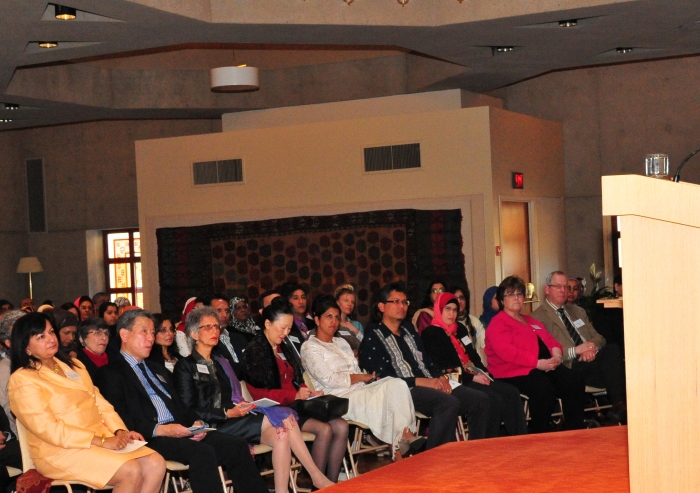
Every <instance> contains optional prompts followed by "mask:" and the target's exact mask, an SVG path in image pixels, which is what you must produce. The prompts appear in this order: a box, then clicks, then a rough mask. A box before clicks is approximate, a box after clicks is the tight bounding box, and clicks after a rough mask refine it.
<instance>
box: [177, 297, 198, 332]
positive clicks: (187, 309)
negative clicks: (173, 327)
mask: <svg viewBox="0 0 700 493" xmlns="http://www.w3.org/2000/svg"><path fill="white" fill-rule="evenodd" d="M195 301H197V297H196V296H193V297H192V298H190V299H188V300H187V301H186V302H185V308H183V309H182V321H181V322H180V323H179V324H178V325H177V330H179V331H180V332H185V321H186V320H187V315H189V314H190V312H191V311H192V310H194V302H195Z"/></svg>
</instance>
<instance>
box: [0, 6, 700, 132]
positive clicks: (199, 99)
mask: <svg viewBox="0 0 700 493" xmlns="http://www.w3.org/2000/svg"><path fill="white" fill-rule="evenodd" d="M61 1H62V3H63V4H64V5H66V6H69V7H73V8H76V9H78V17H77V19H75V20H71V21H60V20H56V19H55V18H54V16H53V5H52V4H49V3H48V2H46V1H38V0H0V2H1V3H0V5H2V12H3V14H4V16H3V18H2V20H0V32H1V33H2V34H3V36H4V40H3V42H2V44H0V90H1V91H2V94H0V103H7V104H11V105H19V109H13V110H10V109H7V110H3V109H2V106H3V105H0V131H1V130H11V129H16V128H27V127H36V126H45V125H57V124H65V123H72V122H82V121H95V120H105V119H154V118H219V117H220V116H221V114H222V113H228V112H234V111H244V110H250V109H260V108H270V107H279V106H289V105H298V104H310V103H320V102H328V101H339V100H349V99H358V98H366V97H377V96H386V95H393V94H404V93H410V92H420V91H426V90H439V89H450V88H462V89H467V90H470V91H475V92H486V91H491V90H495V89H498V88H500V87H503V86H506V85H509V84H513V83H516V82H518V81H522V80H524V79H528V78H531V77H535V76H537V75H541V74H544V73H547V72H550V71H552V70H560V69H567V68H573V67H582V66H590V65H601V64H613V63H628V62H633V61H637V60H645V59H653V58H665V57H672V56H684V55H693V54H697V53H700V2H697V1H693V0H683V1H680V0H647V1H619V0H499V1H497V0H462V1H461V2H460V1H459V0H409V1H408V3H407V4H406V5H405V6H401V5H400V4H399V3H398V2H397V1H396V0H354V1H352V2H351V4H349V5H348V4H346V3H345V2H344V1H343V0H133V1H125V0H65V2H63V0H61ZM571 19H577V24H576V26H575V27H560V26H559V21H562V20H571ZM39 41H56V42H58V47H56V48H52V49H43V48H39V47H38V42H39ZM492 46H510V47H513V50H512V51H509V52H506V53H494V52H493V51H492V49H491V47H492ZM621 47H624V48H633V50H632V51H631V52H627V53H618V52H617V48H621ZM234 63H235V64H240V63H247V64H248V65H254V66H257V67H259V68H260V71H261V72H260V90H259V91H255V92H249V93H238V94H220V93H213V92H211V90H210V83H209V69H211V68H215V67H219V66H227V65H232V64H234ZM5 120H12V121H5Z"/></svg>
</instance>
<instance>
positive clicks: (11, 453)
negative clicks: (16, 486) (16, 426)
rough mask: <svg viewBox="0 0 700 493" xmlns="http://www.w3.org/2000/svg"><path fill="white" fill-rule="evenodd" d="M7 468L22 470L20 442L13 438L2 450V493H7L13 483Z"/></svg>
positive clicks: (0, 473) (0, 455)
mask: <svg viewBox="0 0 700 493" xmlns="http://www.w3.org/2000/svg"><path fill="white" fill-rule="evenodd" d="M5 466H10V467H16V468H17V469H20V470H21V469H22V453H21V452H20V450H19V441H17V439H16V438H13V439H12V440H10V441H9V442H7V443H6V444H5V447H3V448H2V449H0V493H5V492H6V491H7V487H8V486H9V484H10V483H11V482H12V480H11V479H10V475H9V474H8V473H7V468H6V467H5Z"/></svg>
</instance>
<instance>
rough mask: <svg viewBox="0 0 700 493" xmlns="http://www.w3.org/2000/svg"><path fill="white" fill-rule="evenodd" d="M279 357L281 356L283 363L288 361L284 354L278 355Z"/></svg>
mask: <svg viewBox="0 0 700 493" xmlns="http://www.w3.org/2000/svg"><path fill="white" fill-rule="evenodd" d="M277 356H279V358H280V359H281V360H282V361H287V357H286V356H285V355H284V354H282V353H277Z"/></svg>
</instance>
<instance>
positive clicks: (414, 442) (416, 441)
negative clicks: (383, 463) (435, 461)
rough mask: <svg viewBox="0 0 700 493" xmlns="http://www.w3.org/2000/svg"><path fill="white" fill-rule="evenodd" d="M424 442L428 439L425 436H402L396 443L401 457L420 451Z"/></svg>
mask: <svg viewBox="0 0 700 493" xmlns="http://www.w3.org/2000/svg"><path fill="white" fill-rule="evenodd" d="M426 443H428V439H427V438H425V437H411V438H402V439H401V440H399V443H398V445H399V452H401V456H402V457H408V456H409V455H413V454H417V453H418V452H422V451H423V449H424V448H425V444H426Z"/></svg>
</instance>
